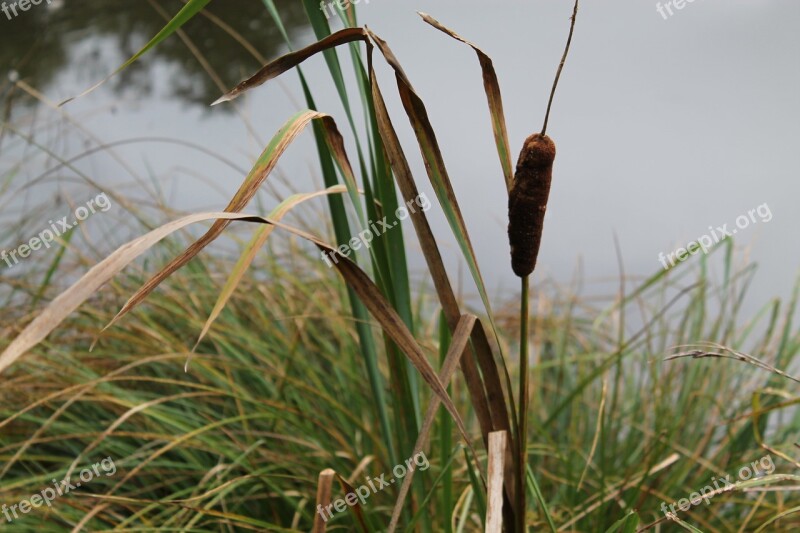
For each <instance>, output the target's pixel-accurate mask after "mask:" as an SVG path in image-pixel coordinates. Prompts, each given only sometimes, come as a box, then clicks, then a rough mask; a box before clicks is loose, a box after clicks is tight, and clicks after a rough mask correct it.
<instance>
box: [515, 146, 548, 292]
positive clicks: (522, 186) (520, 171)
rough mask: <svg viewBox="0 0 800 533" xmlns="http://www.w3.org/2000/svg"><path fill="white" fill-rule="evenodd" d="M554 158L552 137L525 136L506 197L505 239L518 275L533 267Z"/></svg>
mask: <svg viewBox="0 0 800 533" xmlns="http://www.w3.org/2000/svg"><path fill="white" fill-rule="evenodd" d="M555 158H556V145H555V144H554V143H553V141H552V139H550V137H548V136H547V135H542V134H541V133H534V134H533V135H531V136H530V137H528V138H527V139H525V144H524V146H523V147H522V152H520V154H519V160H518V161H517V170H516V173H515V174H514V184H513V185H512V187H511V193H509V196H508V241H509V243H510V244H511V268H512V269H514V274H516V275H517V276H519V277H521V278H523V277H525V276H527V275H529V274H530V273H531V272H533V269H534V267H536V256H537V255H539V245H540V244H541V242H542V228H543V227H544V213H545V210H546V209H547V198H548V197H549V196H550V181H551V179H552V176H553V161H554V160H555Z"/></svg>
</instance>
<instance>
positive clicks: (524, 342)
mask: <svg viewBox="0 0 800 533" xmlns="http://www.w3.org/2000/svg"><path fill="white" fill-rule="evenodd" d="M529 278H530V276H523V277H522V278H520V279H521V280H522V294H521V296H520V306H519V436H518V437H519V439H518V440H519V450H518V452H519V458H518V460H517V467H518V469H519V471H518V473H517V483H518V487H517V513H518V514H517V531H519V532H525V531H527V529H526V525H525V515H526V513H525V511H526V509H527V501H526V498H525V496H526V494H525V493H526V491H525V489H526V485H525V475H526V473H527V466H528V394H529V393H528V384H529V380H528V279H529Z"/></svg>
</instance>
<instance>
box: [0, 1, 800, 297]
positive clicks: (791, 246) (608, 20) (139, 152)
mask: <svg viewBox="0 0 800 533" xmlns="http://www.w3.org/2000/svg"><path fill="white" fill-rule="evenodd" d="M278 4H279V8H280V10H281V13H282V16H283V20H284V22H285V24H286V26H287V28H288V29H289V31H290V34H291V38H292V41H293V43H294V46H295V47H299V46H303V45H305V44H308V43H310V42H312V41H313V33H312V32H311V30H310V29H309V28H307V27H306V26H305V25H304V20H305V15H304V13H303V10H302V6H301V3H300V2H297V1H284V2H278ZM667 4H670V3H669V2H667ZM181 5H182V3H181V2H179V1H160V2H158V4H157V7H159V8H160V9H161V10H162V11H161V12H159V10H158V9H156V7H154V6H156V4H155V3H152V2H144V1H135V2H134V1H127V2H120V1H119V0H81V1H80V2H78V1H70V0H58V1H53V2H50V3H49V4H48V3H47V2H42V4H40V5H38V6H31V8H30V10H29V11H26V12H20V13H18V15H17V16H15V17H13V18H8V17H7V16H5V15H3V14H2V13H1V12H0V45H1V46H0V80H1V81H0V98H1V99H2V101H3V102H4V105H3V107H4V118H3V120H4V123H5V124H6V125H9V124H10V125H12V126H13V128H14V130H13V131H11V130H8V129H6V130H4V133H3V137H2V138H1V139H0V143H1V144H0V176H12V175H13V179H10V180H8V181H7V182H6V183H4V184H3V189H2V191H3V193H2V196H0V213H1V214H2V217H4V221H5V222H4V227H5V228H6V230H4V233H6V235H5V237H7V241H6V240H4V241H3V242H12V241H15V240H16V241H19V242H22V241H23V240H26V239H23V236H24V235H27V234H26V233H25V231H30V230H31V228H19V227H17V226H15V225H14V224H13V223H12V222H11V221H13V220H15V219H18V218H20V216H22V215H23V214H24V213H26V212H27V210H29V209H31V208H32V207H33V206H38V205H41V204H42V203H48V202H51V201H52V202H53V205H55V202H56V199H57V198H62V197H64V196H69V197H71V198H73V199H74V201H75V202H76V203H81V202H83V200H84V199H85V198H89V197H93V196H95V195H96V194H97V193H98V192H100V190H101V189H102V190H107V191H109V192H113V193H118V194H124V195H129V196H132V197H136V196H137V195H141V197H142V198H147V197H151V196H152V195H159V196H160V197H161V198H163V205H164V206H167V207H169V208H170V209H174V210H175V212H176V216H177V212H182V211H191V210H198V209H216V210H221V209H222V208H223V207H224V206H225V204H226V203H227V200H228V199H229V198H230V196H231V195H232V194H233V192H234V191H235V190H236V188H237V186H238V185H239V183H240V181H241V179H242V177H243V175H244V173H245V172H246V169H248V168H249V166H250V165H251V164H252V162H253V161H254V159H255V157H257V155H258V154H259V153H260V151H261V149H262V148H263V147H264V145H265V144H266V142H267V140H268V139H269V138H270V136H271V135H272V134H273V133H274V132H275V131H276V130H277V129H278V128H279V127H280V125H281V124H282V123H283V122H284V121H285V120H286V119H287V118H288V117H290V116H291V115H292V114H293V113H294V112H295V111H296V110H298V109H301V108H302V107H303V105H302V101H303V99H302V93H301V91H300V86H299V83H298V80H297V76H296V75H295V74H294V73H291V72H290V73H287V74H285V75H284V76H282V77H281V78H280V80H278V82H272V83H270V84H267V85H265V86H263V87H261V88H259V89H257V90H255V91H253V92H252V93H250V94H249V95H248V96H246V97H245V98H242V99H241V100H240V101H237V102H236V103H235V104H226V105H221V106H216V107H214V108H210V107H208V104H209V103H210V102H211V101H213V100H214V99H216V98H217V96H219V95H220V94H221V88H222V87H231V86H233V85H234V84H235V83H237V82H238V81H240V80H241V79H242V78H243V77H245V76H246V75H248V74H249V73H252V72H253V71H254V70H256V69H257V68H258V67H259V65H260V61H259V59H258V56H259V55H260V56H262V57H263V58H274V57H276V56H277V55H279V54H281V53H284V52H285V51H286V47H285V46H284V45H283V44H282V40H281V38H280V35H279V34H278V32H277V31H276V29H275V28H274V26H273V24H272V22H271V20H270V19H269V17H268V15H267V13H266V11H265V9H264V6H263V4H262V3H261V2H259V1H257V0H225V1H224V2H223V1H221V0H216V1H213V2H211V4H210V5H209V9H208V11H209V13H210V14H211V15H212V17H202V16H199V17H197V18H196V19H195V20H193V21H192V22H191V23H190V24H189V25H188V26H186V40H182V39H181V38H180V37H178V36H173V37H171V38H170V39H169V40H167V41H166V42H164V43H163V44H162V45H160V46H159V47H158V48H156V49H155V50H154V51H153V52H151V53H150V54H148V55H146V56H145V57H144V58H143V59H142V60H140V61H139V62H137V63H136V64H135V65H134V67H132V68H131V69H129V70H127V71H125V72H123V73H122V74H120V75H118V76H117V77H115V78H113V79H112V81H111V82H109V83H108V84H106V85H104V86H103V87H101V88H100V89H99V90H97V91H95V92H94V93H92V94H90V95H89V96H86V97H83V98H80V99H78V100H75V101H73V102H71V103H70V104H68V105H66V106H65V107H64V108H62V109H57V108H55V107H54V106H52V105H48V103H47V102H50V103H55V102H59V101H61V100H63V99H65V98H68V97H71V96H74V95H76V94H77V93H80V92H81V91H82V90H84V89H86V88H87V87H89V86H91V85H92V84H93V83H95V82H96V81H99V80H100V79H102V78H103V77H105V75H106V74H108V73H110V72H112V71H113V70H114V68H115V67H116V66H117V65H119V64H120V63H121V62H122V61H124V60H125V59H126V58H127V57H129V56H130V55H132V54H133V53H134V52H135V51H136V50H138V48H140V47H141V46H142V45H143V44H144V43H145V42H147V40H149V38H150V37H151V36H152V35H154V34H155V33H156V32H157V31H158V30H159V29H160V27H162V26H163V24H164V15H166V14H174V13H175V12H177V11H178V9H180V6H181ZM415 10H421V11H425V12H428V13H430V14H431V15H433V16H434V17H436V18H437V19H439V20H440V21H442V22H443V23H444V24H446V25H448V26H450V27H452V28H454V29H455V30H456V31H458V32H459V33H461V34H462V35H463V36H465V37H466V38H468V39H470V40H472V41H473V42H476V43H478V44H479V45H481V46H482V47H483V48H484V50H485V51H486V52H487V53H489V54H490V55H491V56H492V57H493V58H494V61H495V66H496V68H497V72H498V75H499V77H500V81H501V85H502V89H503V97H504V103H505V108H506V114H507V120H508V128H509V135H510V139H511V144H512V150H513V152H514V158H515V159H516V153H517V150H518V149H519V148H520V147H521V143H522V140H523V139H524V138H525V137H526V136H527V135H529V134H530V133H533V132H534V131H538V129H540V127H541V121H542V118H543V114H544V109H545V105H546V101H547V96H548V93H549V91H550V86H551V84H552V80H553V75H554V73H555V69H556V66H557V63H558V61H559V59H560V57H561V53H562V51H563V46H564V41H565V39H566V34H567V30H568V24H569V21H568V17H569V15H570V12H571V3H570V2H567V1H564V2H523V1H513V0H510V1H503V2H473V1H462V0H459V1H458V2H456V1H432V0H416V1H414V2H409V1H407V0H401V1H398V0H369V1H368V0H363V1H362V2H361V3H360V4H359V20H360V22H364V23H367V24H368V25H369V26H370V28H372V29H373V30H374V31H376V32H377V33H378V34H379V35H381V36H382V37H383V38H385V39H386V40H387V41H388V42H389V43H390V45H391V46H392V48H393V50H394V52H395V54H396V55H397V57H398V58H399V60H400V61H401V63H402V64H403V66H404V68H405V70H406V72H407V74H408V76H409V77H410V78H411V80H412V82H413V83H414V85H415V87H416V89H417V91H418V92H419V94H420V95H421V96H422V97H423V99H424V100H425V102H426V104H427V106H428V111H429V113H430V117H431V120H432V122H433V125H434V127H435V128H436V129H437V134H438V138H439V141H440V144H441V147H442V150H443V153H444V157H445V161H446V162H447V163H448V165H449V166H448V168H449V171H450V176H451V179H452V181H453V185H454V187H455V190H456V193H457V195H458V198H459V200H460V202H461V207H462V210H463V211H464V215H465V219H466V223H467V226H468V228H469V229H470V231H471V234H472V237H473V245H474V247H475V249H476V250H477V251H478V255H479V257H480V258H481V267H482V268H483V270H484V275H485V277H486V280H487V284H488V286H489V287H490V290H491V291H493V292H494V293H496V294H498V295H508V294H510V293H512V292H513V291H516V290H517V281H516V280H515V278H514V276H513V274H512V273H511V271H510V265H509V260H508V244H507V238H506V234H505V218H506V200H505V195H506V193H505V189H504V185H503V180H502V177H501V172H500V167H499V164H498V161H497V156H496V153H495V151H494V150H495V149H494V145H493V139H492V133H491V128H490V123H489V116H488V112H487V108H486V102H485V96H484V94H483V89H482V84H481V76H480V70H479V68H478V64H477V60H476V57H475V55H474V53H473V52H471V51H470V50H469V49H467V48H466V47H464V46H463V45H460V44H458V43H456V42H455V41H452V40H450V39H449V38H447V37H446V36H444V35H443V34H441V33H439V32H437V31H435V30H433V29H432V28H430V27H428V26H427V25H426V24H424V23H423V22H422V21H421V20H420V19H419V17H418V16H417V15H416V13H415ZM673 11H674V12H673V14H672V15H671V16H667V17H665V16H664V15H661V14H659V11H658V10H657V3H656V2H652V3H651V2H648V1H642V0H618V1H615V2H586V3H585V5H584V6H583V7H582V9H581V12H580V15H579V19H578V24H577V29H576V35H575V39H574V42H573V48H572V51H571V55H570V58H569V60H568V62H567V65H566V68H565V71H564V74H563V76H562V79H561V85H560V88H559V91H558V94H557V96H556V99H555V104H554V110H553V114H552V117H551V121H550V126H549V128H548V133H549V134H550V135H551V136H552V137H553V138H554V140H555V141H556V143H557V145H558V149H559V154H558V157H557V160H556V167H555V176H554V180H553V189H552V196H551V202H550V205H549V210H548V216H547V220H546V227H545V237H544V242H543V246H542V250H541V253H540V267H539V270H537V274H536V276H537V279H544V278H545V277H546V278H547V279H552V280H554V281H556V282H558V283H562V284H564V285H569V284H570V282H571V280H572V279H573V278H574V277H575V276H576V275H578V274H580V275H581V276H582V277H583V278H584V279H585V280H586V283H585V287H586V288H585V291H586V292H587V293H590V294H601V293H613V292H614V291H616V290H617V286H618V282H617V281H615V280H616V279H618V274H619V271H620V267H619V258H618V253H617V250H616V248H615V238H616V240H617V241H618V243H619V256H620V257H621V259H622V263H623V264H624V272H625V274H626V276H629V277H632V278H637V279H642V278H644V277H646V276H649V275H652V274H654V273H655V272H657V271H658V270H659V269H661V268H662V262H660V260H659V254H661V253H663V254H665V256H666V254H669V253H671V252H673V251H675V250H677V249H678V248H679V247H685V246H686V244H687V243H689V242H690V241H693V240H696V239H698V238H700V237H702V236H704V235H709V236H710V235H711V233H712V232H715V231H716V230H715V228H719V227H722V226H723V225H725V224H727V228H728V229H729V230H730V229H735V228H736V221H737V217H740V216H742V215H743V216H745V217H747V215H748V212H749V211H751V210H756V211H755V212H754V213H752V214H751V216H750V222H749V223H748V225H747V226H748V227H746V228H741V229H739V230H737V235H736V236H735V242H736V244H737V249H738V250H739V253H738V254H737V260H738V262H739V263H740V264H742V263H744V262H748V261H755V262H757V263H758V264H759V269H758V271H757V273H756V275H755V278H754V280H753V287H752V291H751V293H750V297H749V300H748V302H747V303H746V307H747V308H748V309H751V310H755V309H757V308H759V307H760V306H761V305H763V304H765V303H766V302H767V301H769V299H770V298H772V297H776V296H777V297H784V298H786V297H788V296H789V294H790V292H791V288H792V286H793V284H794V282H795V279H796V276H797V272H798V267H799V266H800V247H799V246H798V228H799V227H800V210H798V208H797V202H798V198H800V179H798V178H800V176H798V167H800V157H799V156H798V154H800V151H798V141H800V121H799V120H798V119H799V118H800V97H798V95H800V69H798V62H797V54H798V51H800V33H798V32H797V29H796V28H797V25H798V22H800V3H797V2H792V1H788V0H785V1H772V2H752V1H745V0H737V1H725V2H722V1H712V0H705V1H703V2H694V3H690V4H685V6H684V8H683V9H680V10H677V9H674V10H673ZM215 18H218V19H219V21H221V24H220V23H215V20H216V19H215ZM221 25H228V26H229V27H230V28H233V29H234V30H235V32H234V33H235V35H231V33H228V32H226V31H225V30H224V29H222V28H221V27H220V26H221ZM245 41H246V42H248V43H251V45H252V49H250V50H249V49H248V47H246V46H244V45H243V44H242V42H245ZM341 57H342V62H343V65H344V66H345V67H349V65H350V62H349V58H347V57H346V56H345V55H344V54H342V56H341ZM378 63H379V76H380V78H381V82H382V88H383V91H384V93H385V94H386V95H387V99H388V101H389V105H390V112H392V113H393V116H394V117H395V126H396V127H397V128H398V130H399V134H400V136H401V140H402V141H403V142H404V146H405V149H406V154H407V155H408V156H409V158H410V161H411V162H412V165H413V170H414V172H415V176H416V177H417V180H418V181H419V182H420V183H423V182H427V179H426V177H425V173H424V167H423V166H422V162H421V158H420V157H419V152H418V150H417V148H416V145H415V143H414V139H413V136H412V132H411V129H410V127H409V126H408V122H407V120H406V119H405V118H404V115H403V114H402V108H401V106H400V103H399V99H398V98H397V95H396V94H394V92H393V88H394V82H393V80H392V77H391V73H390V72H389V70H388V69H387V68H386V67H385V65H383V64H380V61H379V62H378ZM304 72H305V74H306V75H307V77H308V79H309V82H310V84H311V86H312V87H313V90H314V96H315V98H316V101H317V103H318V107H319V108H320V109H321V110H324V111H326V112H329V113H331V114H332V115H333V116H334V117H335V118H336V119H337V121H338V122H339V124H340V125H341V128H342V130H343V131H345V130H346V129H347V128H345V127H344V125H346V121H345V120H344V114H343V111H342V106H341V104H340V103H339V100H338V96H337V94H336V90H335V88H334V86H333V84H332V82H331V80H330V77H329V75H328V73H327V69H326V66H325V63H324V61H323V60H322V59H321V58H314V59H312V60H310V61H309V62H307V64H306V65H305V66H304ZM12 81H16V83H15V84H14V83H12ZM351 81H352V80H351ZM25 88H29V91H28V92H26V91H25ZM34 91H36V92H38V93H40V95H41V98H40V99H36V98H34V97H33V96H31V93H33V92H34ZM86 131H89V132H91V135H92V136H93V138H94V140H92V139H91V138H90V137H89V136H88V135H87V134H86ZM25 138H28V139H29V140H31V139H32V140H34V141H35V142H36V143H38V145H40V146H41V147H46V149H47V151H44V150H43V149H41V148H36V147H35V146H33V145H31V143H30V142H28V141H24V139H25ZM114 143H118V144H114ZM98 144H113V154H112V153H110V152H108V151H100V152H95V153H93V154H91V155H90V156H87V157H83V158H79V159H76V160H75V161H74V162H72V163H71V165H70V167H63V166H58V165H57V163H58V158H59V157H61V158H65V159H69V158H73V157H75V156H77V155H79V154H81V153H82V152H84V151H86V150H90V149H91V148H93V147H97V146H98ZM350 145H352V143H350ZM353 153H355V152H353ZM314 154H315V150H314V147H313V139H312V138H311V136H310V135H309V134H307V133H306V134H304V135H303V136H302V138H301V139H300V140H299V142H298V143H297V144H296V145H293V146H292V147H290V149H289V150H288V152H287V154H286V156H285V158H284V160H282V162H281V164H280V166H279V169H278V171H277V173H276V175H275V177H274V178H273V179H272V180H271V181H273V182H274V183H273V187H272V190H273V192H274V193H275V194H277V195H278V196H281V195H285V194H286V193H287V191H289V190H298V191H305V190H311V189H312V188H316V187H318V186H319V182H320V181H321V180H320V178H319V175H318V171H317V163H316V160H315V155H314ZM120 161H124V163H125V164H124V165H123V164H121V163H120ZM48 170H50V172H48ZM81 176H85V177H89V178H91V180H92V184H91V185H87V184H86V182H85V179H84V178H83V177H81ZM422 190H423V191H425V192H426V193H427V195H428V196H429V197H430V198H434V195H433V193H432V191H431V189H430V187H427V186H423V187H422ZM274 203H275V200H273V199H272V197H271V196H263V197H261V198H260V199H259V204H258V205H253V206H251V207H252V209H253V210H255V209H259V208H261V209H265V208H269V207H270V206H272V205H274ZM319 205H322V203H320V204H319ZM759 206H761V208H760V210H758V208H759ZM764 206H766V207H764ZM59 209H60V211H59V210H57V209H56V208H55V207H54V208H53V212H52V213H45V214H44V216H47V217H49V218H52V217H54V216H56V215H59V214H63V213H64V209H63V208H59ZM767 211H769V217H767V216H766V213H767ZM762 213H763V214H764V216H762ZM428 214H429V216H430V217H431V219H432V221H433V224H434V230H435V231H436V233H437V235H438V236H440V241H441V242H442V244H443V245H444V246H445V247H446V248H447V250H448V253H449V256H448V262H449V264H450V265H452V268H453V270H454V275H459V274H457V273H456V271H457V270H459V269H460V267H459V266H458V265H459V262H458V261H457V250H456V247H455V245H454V244H453V240H452V239H450V238H448V235H449V233H448V230H447V225H446V222H445V220H444V217H443V215H442V213H441V212H440V210H438V209H437V207H436V206H435V205H434V207H433V208H432V209H431V210H430V211H429V212H428ZM45 220H46V218H45ZM43 224H44V223H43ZM89 224H95V225H97V226H98V227H99V228H101V229H102V231H103V232H105V234H107V235H116V234H117V232H122V231H123V230H124V225H123V224H120V225H119V226H117V225H115V224H105V225H104V224H102V223H101V222H96V221H88V222H87V225H89ZM9 232H11V233H13V235H9ZM407 233H408V234H410V233H411V227H410V225H409V227H408V230H407ZM615 236H616V237H615ZM698 259H699V257H697V256H694V257H691V258H690V259H688V260H687V263H694V264H696V263H697V262H698ZM412 262H413V264H414V265H415V266H416V267H417V268H419V269H422V267H423V265H424V263H423V261H422V260H421V258H420V257H419V256H418V255H416V256H413V257H412ZM685 266H690V265H685ZM460 276H461V278H463V279H464V280H466V279H467V278H468V276H467V275H466V273H465V272H464V273H462V274H460ZM712 276H713V277H715V278H717V279H719V278H720V277H721V269H720V268H719V264H718V263H717V262H712ZM470 287H471V286H470V284H469V283H467V282H466V281H465V282H464V291H465V292H466V293H471V292H473V291H472V289H471V288H470Z"/></svg>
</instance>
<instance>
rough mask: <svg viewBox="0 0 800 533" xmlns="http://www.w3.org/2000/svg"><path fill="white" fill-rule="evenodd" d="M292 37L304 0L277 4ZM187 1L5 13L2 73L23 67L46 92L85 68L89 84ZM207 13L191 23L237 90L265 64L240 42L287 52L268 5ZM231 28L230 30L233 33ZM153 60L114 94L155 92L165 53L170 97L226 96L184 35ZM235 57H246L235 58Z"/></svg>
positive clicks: (98, 2) (189, 29)
mask: <svg viewBox="0 0 800 533" xmlns="http://www.w3.org/2000/svg"><path fill="white" fill-rule="evenodd" d="M276 3H277V4H278V8H279V12H280V13H281V16H282V18H283V22H284V25H285V26H286V28H287V31H289V33H290V36H291V35H292V33H293V30H295V31H296V30H298V29H300V28H302V27H303V26H304V25H305V23H306V19H305V15H304V13H303V7H302V3H301V2H297V1H291V0H283V1H278V2H276ZM182 6H183V2H180V1H177V0H176V1H173V0H158V1H157V2H156V1H155V0H149V1H143V0H136V1H127V2H120V1H119V0H80V1H77V0H75V1H73V0H54V1H53V2H51V3H50V4H49V5H48V4H47V2H45V1H43V2H42V3H41V4H40V5H38V6H35V5H31V6H30V8H29V10H28V11H25V12H22V11H19V10H18V11H17V13H18V14H17V16H13V13H11V12H10V13H11V14H10V16H12V18H11V19H10V20H9V18H8V16H6V15H4V14H3V13H2V12H0V44H2V46H0V75H2V76H3V77H5V76H6V74H7V73H9V72H13V71H16V72H17V73H18V75H19V76H20V78H21V79H23V80H25V81H26V82H27V83H29V84H30V85H32V86H34V87H36V88H38V89H40V90H43V89H47V88H49V87H51V86H52V84H54V83H56V82H57V81H58V75H59V74H60V73H61V72H62V71H63V70H64V69H67V68H70V69H75V70H79V71H80V73H81V79H85V80H86V83H87V86H88V85H90V84H91V83H92V82H94V81H98V80H99V79H102V78H103V77H104V76H105V75H106V74H108V73H109V72H111V71H113V69H115V68H116V67H117V66H118V64H119V61H120V60H121V59H124V58H128V57H130V56H131V55H133V54H134V53H136V52H137V51H138V50H139V49H140V48H141V46H142V45H143V44H144V43H146V42H147V41H148V40H149V39H150V38H151V37H152V36H154V35H155V34H156V33H157V32H158V31H159V30H160V29H161V28H162V27H163V26H164V24H165V18H164V16H162V13H163V14H168V16H170V17H171V16H172V15H174V14H175V13H177V12H178V11H179V10H180V9H181V7H182ZM207 11H208V16H206V15H201V16H197V17H195V18H194V19H192V20H191V21H189V23H187V24H186V25H185V26H184V30H185V33H186V36H187V37H188V38H189V39H190V40H191V41H192V43H193V44H194V46H195V47H196V49H197V51H198V52H199V54H201V55H202V58H203V60H204V61H207V64H208V67H210V68H211V69H213V71H214V72H215V73H216V74H217V75H218V76H219V81H220V82H222V83H223V84H224V85H225V86H226V87H230V86H232V85H234V84H235V83H237V82H238V81H240V80H241V78H242V77H243V76H244V75H246V74H248V73H250V72H252V71H253V70H254V69H256V68H258V67H259V66H260V64H259V61H258V60H257V59H256V58H255V57H254V55H253V54H252V53H250V52H248V51H247V50H246V49H245V47H243V46H242V44H241V43H239V42H237V40H239V41H246V42H248V43H250V44H251V45H252V47H253V49H254V50H255V51H257V52H258V53H259V54H261V55H262V56H264V57H266V58H271V57H274V56H276V55H277V54H278V52H279V51H280V49H281V47H282V45H283V40H282V38H281V36H280V34H279V32H278V30H277V28H276V27H275V25H274V24H273V22H272V21H271V20H270V19H269V16H268V15H267V12H266V9H265V7H264V5H263V3H261V2H258V1H254V0H225V1H224V2H212V3H211V4H209V6H208V8H207ZM224 27H227V28H228V29H229V31H230V32H231V33H233V34H234V35H231V33H229V32H226V30H225V29H223V28H224ZM149 57H150V58H151V60H150V61H139V62H137V63H135V64H134V65H133V66H132V67H131V68H129V69H127V70H126V71H124V72H122V73H121V74H120V75H119V76H118V77H116V78H114V79H112V80H111V82H109V84H110V86H111V88H113V89H114V90H115V92H117V93H120V92H122V91H125V90H132V91H135V92H136V94H138V95H139V97H142V96H146V95H149V94H150V93H151V92H152V91H153V83H152V80H153V76H150V75H144V74H149V73H148V72H147V71H148V70H150V69H153V68H155V65H156V64H157V63H158V62H156V61H152V58H154V57H158V58H160V59H162V61H166V62H167V63H169V64H170V65H171V66H173V67H175V66H177V67H178V68H172V69H170V78H169V81H168V83H167V84H166V85H168V87H169V89H168V90H169V94H168V96H174V97H178V98H180V99H181V100H182V101H185V102H191V103H200V104H203V105H208V103H209V102H211V101H213V100H214V99H216V98H217V97H218V96H219V93H220V90H219V88H218V87H217V85H216V84H215V81H214V80H213V79H212V77H211V76H209V74H208V73H207V72H206V71H205V70H204V66H203V62H202V61H200V60H198V58H196V57H195V56H194V55H193V54H192V52H191V51H190V50H189V47H187V44H186V43H185V42H184V41H183V40H182V39H181V38H179V37H178V36H172V37H170V38H169V39H167V40H166V41H164V42H163V43H161V44H160V45H159V46H157V47H156V48H155V49H153V50H151V51H150V52H149ZM231 57H238V58H239V60H237V61H231ZM228 109H230V108H228Z"/></svg>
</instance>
